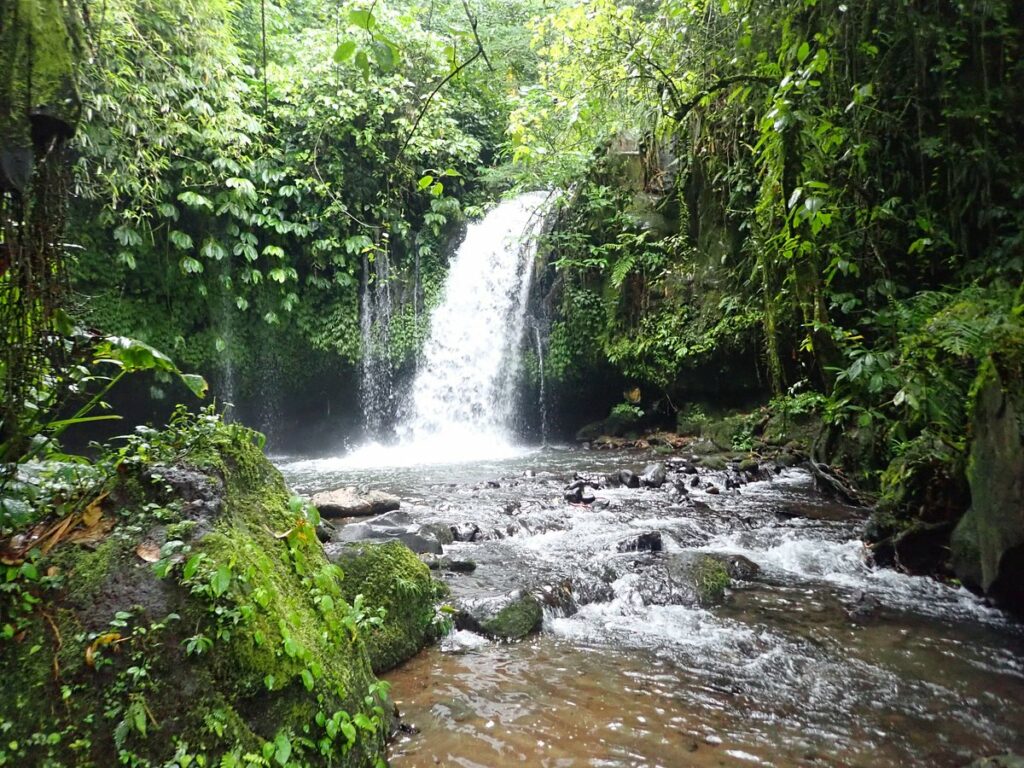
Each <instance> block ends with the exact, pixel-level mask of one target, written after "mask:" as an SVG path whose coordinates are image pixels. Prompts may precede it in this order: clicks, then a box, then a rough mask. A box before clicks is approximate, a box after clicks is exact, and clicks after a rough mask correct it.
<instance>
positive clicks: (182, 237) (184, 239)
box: [167, 229, 192, 251]
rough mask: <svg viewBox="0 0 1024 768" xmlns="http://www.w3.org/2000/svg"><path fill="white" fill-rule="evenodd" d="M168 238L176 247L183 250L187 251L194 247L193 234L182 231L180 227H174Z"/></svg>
mask: <svg viewBox="0 0 1024 768" xmlns="http://www.w3.org/2000/svg"><path fill="white" fill-rule="evenodd" d="M167 239H168V240H170V241H171V243H172V244H173V245H174V246H175V247H176V248H180V249H181V250H183V251H187V250H189V249H190V248H191V247H192V238H191V236H189V235H188V234H186V233H185V232H182V231H181V230H180V229H172V230H171V231H170V232H169V233H168V235H167Z"/></svg>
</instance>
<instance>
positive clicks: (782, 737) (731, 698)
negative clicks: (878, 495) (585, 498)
mask: <svg viewBox="0 0 1024 768" xmlns="http://www.w3.org/2000/svg"><path fill="white" fill-rule="evenodd" d="M684 454H685V451H684ZM378 458H380V457H378ZM663 458H664V457H657V456H655V455H654V454H653V453H640V452H597V451H584V450H580V449H577V448H546V449H543V450H540V449H538V450H522V451H520V452H519V453H518V454H517V455H513V456H506V457H505V458H501V459H496V460H492V461H480V462H464V463H457V464H422V463H420V464H408V465H406V466H394V467H389V466H387V465H386V464H382V465H379V466H378V467H377V468H376V469H375V470H374V471H372V472H370V471H368V470H367V469H366V467H365V465H364V464H363V463H362V462H359V461H356V462H353V461H352V458H351V457H350V458H347V459H346V458H341V459H319V460H318V459H312V460H288V459H281V460H279V462H278V463H279V466H281V468H282V470H283V471H284V473H285V476H286V478H287V479H288V480H289V482H290V483H291V484H292V485H293V486H294V487H296V488H297V489H298V490H300V491H304V492H312V491H316V490H320V489H322V488H326V487H336V486H338V485H346V484H358V485H362V486H364V487H369V488H377V489H382V490H386V491H389V492H392V493H396V494H398V495H399V496H400V497H401V498H402V502H403V507H404V508H405V509H406V510H407V511H408V513H409V515H410V524H414V525H420V524H436V523H441V524H443V525H446V526H448V525H453V526H460V525H461V526H464V527H465V526H473V525H475V526H476V527H478V528H479V530H480V534H479V535H478V536H477V537H476V538H477V541H473V542H455V543H453V544H450V545H447V546H446V547H445V550H446V554H450V555H451V556H452V557H454V558H458V559H467V560H472V561H474V562H475V563H476V564H477V569H476V571H475V572H473V573H471V574H457V573H447V572H445V573H443V574H442V576H443V578H444V579H445V581H446V582H447V583H448V584H449V585H450V587H451V589H452V593H453V598H454V599H458V598H465V597H473V596H481V595H490V594H498V593H502V592H505V591H507V590H510V589H513V588H524V589H529V590H534V591H535V592H537V593H538V594H543V593H544V592H545V591H547V592H549V593H550V592H551V591H552V590H553V589H554V590H557V589H558V588H559V587H560V585H562V586H564V585H568V588H569V589H571V590H572V593H573V595H574V597H573V599H571V600H569V601H565V600H562V601H555V603H553V604H552V605H551V606H549V607H547V608H546V609H545V616H544V622H543V628H542V631H541V632H540V633H539V634H538V635H535V636H533V637H532V638H530V639H527V640H525V641H522V642H519V643H511V644H509V643H498V642H492V641H489V640H487V639H485V638H483V637H481V636H478V635H474V634H472V633H468V632H465V631H459V632H455V633H453V634H452V635H450V636H449V637H447V638H445V639H444V640H443V641H442V642H441V643H440V644H439V645H438V646H437V647H434V648H431V649H428V650H426V651H424V652H423V653H422V654H420V655H419V656H418V657H416V658H414V659H412V660H411V661H409V662H407V663H406V664H405V665H403V666H402V667H401V668H399V669H397V670H394V671H392V672H391V673H390V674H388V675H387V679H388V680H389V681H390V682H391V683H392V685H393V688H392V695H393V697H394V699H395V700H396V702H397V704H398V706H399V708H400V709H401V711H402V715H403V718H404V719H405V720H406V722H408V723H412V724H414V725H415V726H416V728H417V729H418V733H415V734H405V735H402V736H401V737H400V738H399V739H398V741H397V742H396V743H395V744H394V746H393V749H392V764H393V765H394V766H396V768H400V767H401V766H429V765H452V766H464V767H469V766H506V765H530V766H584V765H586V766H666V767H668V766H679V765H693V766H704V765H774V766H804V765H850V766H855V765H860V766H962V765H965V764H967V763H969V762H970V761H971V759H973V758H974V757H977V756H979V755H986V754H994V753H999V752H1003V751H1006V750H1009V749H1013V750H1017V751H1022V750H1024V632H1022V629H1021V626H1020V625H1019V624H1017V623H1015V622H1014V621H1013V620H1011V619H1009V618H1008V617H1007V616H1005V615H1004V614H1002V613H1001V612H999V611H997V610H995V609H993V608H990V607H988V606H986V605H985V604H984V603H983V602H982V601H981V600H979V599H978V598H976V597H974V596H973V595H971V594H969V593H968V592H966V591H965V590H963V589H959V588H954V587H951V586H947V585H943V584H940V583H939V582H937V581H934V580H931V579H926V578H920V577H914V576H908V575H904V574H901V573H898V572H896V571H893V570H889V569H875V568H873V567H872V566H871V564H870V562H869V560H868V558H867V553H866V550H865V548H864V546H863V544H862V543H861V540H860V530H861V526H862V524H863V519H862V517H863V515H862V513H861V512H860V511H859V510H856V509H851V508H847V507H844V506H842V505H840V504H837V503H835V502H833V501H830V500H828V499H825V498H824V497H822V496H820V495H819V494H818V493H817V491H816V490H815V489H814V487H813V482H812V479H811V477H810V475H809V474H808V473H807V472H806V471H804V470H802V469H799V468H796V469H787V470H777V469H775V468H772V467H770V465H767V464H766V465H765V468H766V471H765V472H764V473H763V474H762V475H761V478H762V479H758V480H754V481H752V482H747V483H745V484H744V485H742V486H741V487H739V488H733V489H727V488H726V486H727V482H726V480H727V478H731V479H740V478H741V477H742V476H741V475H740V474H738V473H737V472H736V471H735V469H727V470H725V471H709V470H703V469H702V470H700V471H699V472H698V473H697V474H696V475H692V474H683V473H679V474H677V475H674V474H673V473H672V472H671V471H670V482H669V483H666V485H665V486H663V487H661V488H657V489H655V488H640V489H629V488H621V487H620V488H613V487H603V488H601V489H599V490H598V491H597V493H596V496H597V500H596V501H595V502H594V503H593V504H590V505H581V504H572V503H569V502H567V501H566V500H565V499H564V498H563V494H564V487H565V485H566V484H567V483H568V482H569V481H571V480H572V479H573V478H574V477H575V475H576V473H578V472H584V473H596V474H605V473H608V472H610V471H613V470H616V469H619V468H632V469H634V470H637V471H640V470H641V469H642V468H643V466H644V465H645V464H647V463H649V462H652V461H656V460H659V459H663ZM671 466H673V465H671V464H670V468H671ZM673 477H674V478H676V479H678V480H679V481H681V482H680V484H684V482H683V481H685V486H686V492H685V493H684V494H680V493H679V491H677V490H676V489H675V487H674V486H673V483H672V482H671V479H672V478H673ZM694 478H696V483H698V484H699V485H698V486H697V487H694V486H693V484H694V482H695V481H694ZM728 484H731V483H728ZM712 485H713V486H714V487H715V488H716V489H717V490H718V492H717V493H714V492H712V491H711V488H710V486H712ZM644 532H658V533H660V534H661V540H662V549H663V551H662V552H653V553H652V552H620V551H619V546H618V545H619V544H620V543H621V542H623V541H628V540H630V539H631V538H634V537H636V536H637V535H638V534H640V533H644ZM693 553H719V554H722V555H742V556H744V557H745V558H748V559H749V560H750V561H752V562H753V563H755V564H756V565H757V566H759V568H760V570H759V572H758V573H756V574H754V575H750V574H747V575H746V578H740V579H734V580H733V582H732V584H731V586H730V588H729V589H728V590H727V593H726V596H725V599H724V602H722V603H721V604H718V605H710V606H701V605H699V604H694V603H693V601H692V600H687V599H686V598H685V595H684V596H683V597H682V598H680V599H676V598H674V597H672V596H668V597H666V596H665V595H664V594H662V595H661V596H659V595H658V594H655V593H656V592H657V590H656V589H654V590H652V588H651V585H650V584H649V583H647V582H646V581H645V580H646V579H648V576H649V574H651V573H658V572H660V571H659V570H658V569H659V568H661V567H662V565H663V564H664V563H665V562H667V561H671V560H672V558H677V557H682V556H685V555H687V554H691V555H692V554H693ZM663 591H664V590H663Z"/></svg>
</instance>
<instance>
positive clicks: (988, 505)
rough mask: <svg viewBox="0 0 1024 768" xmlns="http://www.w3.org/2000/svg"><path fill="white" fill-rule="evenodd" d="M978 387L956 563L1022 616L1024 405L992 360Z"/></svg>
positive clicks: (974, 584) (954, 544)
mask: <svg viewBox="0 0 1024 768" xmlns="http://www.w3.org/2000/svg"><path fill="white" fill-rule="evenodd" d="M975 388H976V392H977V394H976V395H975V398H974V403H973V406H974V407H973V414H972V429H971V434H972V435H973V436H974V440H973V442H972V443H971V451H970V459H969V461H968V463H967V482H968V484H969V485H970V489H971V507H970V509H968V510H967V513H966V514H965V515H964V516H963V518H962V519H961V520H960V522H959V524H958V525H957V526H956V529H955V530H954V531H953V534H952V537H951V541H950V547H951V555H952V558H951V559H952V565H953V569H954V570H955V572H956V575H957V576H958V577H959V578H960V579H961V580H962V581H963V582H964V583H965V584H966V585H968V586H970V587H971V588H973V589H976V590H980V591H981V592H983V593H985V594H987V595H991V596H992V597H995V598H997V599H999V600H1000V601H1001V602H1002V603H1003V604H1005V605H1006V606H1007V607H1009V608H1011V609H1013V610H1016V611H1017V612H1018V613H1021V614H1024V442H1022V440H1021V432H1020V420H1019V416H1020V409H1021V407H1022V404H1021V403H1020V402H1019V401H1018V400H1017V399H1016V398H1015V397H1014V396H1013V394H1011V392H1008V391H1007V389H1006V387H1005V386H1004V383H1003V381H1002V379H1001V376H1000V373H999V371H998V370H997V369H996V368H995V366H992V365H991V364H990V365H988V366H986V367H985V368H983V371H982V373H981V374H980V376H979V380H978V382H977V383H976V385H975ZM1018 391H1019V390H1018Z"/></svg>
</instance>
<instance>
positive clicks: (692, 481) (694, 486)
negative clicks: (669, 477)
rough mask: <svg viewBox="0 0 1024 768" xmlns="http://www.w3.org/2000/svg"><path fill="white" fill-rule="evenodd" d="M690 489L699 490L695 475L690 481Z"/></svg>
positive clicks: (698, 481)
mask: <svg viewBox="0 0 1024 768" xmlns="http://www.w3.org/2000/svg"><path fill="white" fill-rule="evenodd" d="M690 487H691V488H700V478H699V477H697V476H696V475H694V476H693V479H692V480H690Z"/></svg>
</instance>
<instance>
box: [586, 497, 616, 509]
mask: <svg viewBox="0 0 1024 768" xmlns="http://www.w3.org/2000/svg"><path fill="white" fill-rule="evenodd" d="M611 505H612V503H611V502H610V501H608V499H594V502H593V503H592V504H591V505H590V506H591V507H593V508H594V509H609V508H610V507H611Z"/></svg>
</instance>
